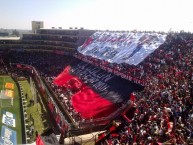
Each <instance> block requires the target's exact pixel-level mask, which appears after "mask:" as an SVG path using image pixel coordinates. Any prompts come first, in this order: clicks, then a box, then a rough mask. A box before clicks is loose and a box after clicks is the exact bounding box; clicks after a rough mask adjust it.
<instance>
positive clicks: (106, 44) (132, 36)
mask: <svg viewBox="0 0 193 145" xmlns="http://www.w3.org/2000/svg"><path fill="white" fill-rule="evenodd" d="M165 39H166V34H159V33H142V32H135V33H134V32H96V33H94V34H93V35H92V36H91V37H90V38H88V39H87V41H86V42H85V43H84V44H83V45H82V46H80V47H79V48H78V51H79V53H82V54H84V55H87V56H92V57H94V58H98V59H102V60H106V61H108V62H110V63H117V64H120V63H127V64H130V65H138V64H139V63H140V62H142V61H143V60H144V59H145V58H146V57H147V56H148V55H149V54H151V53H152V52H154V51H155V50H156V49H157V48H158V47H159V46H160V45H161V44H163V43H164V42H165Z"/></svg>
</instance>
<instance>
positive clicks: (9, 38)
mask: <svg viewBox="0 0 193 145" xmlns="http://www.w3.org/2000/svg"><path fill="white" fill-rule="evenodd" d="M19 39H20V37H0V40H19Z"/></svg>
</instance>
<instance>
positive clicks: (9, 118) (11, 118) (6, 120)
mask: <svg viewBox="0 0 193 145" xmlns="http://www.w3.org/2000/svg"><path fill="white" fill-rule="evenodd" d="M15 119H16V117H15V114H13V113H10V112H7V111H3V118H2V123H3V124H6V125H8V126H11V127H15V126H16V125H15Z"/></svg>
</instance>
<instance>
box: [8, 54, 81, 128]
mask: <svg viewBox="0 0 193 145" xmlns="http://www.w3.org/2000/svg"><path fill="white" fill-rule="evenodd" d="M7 58H9V59H7V60H5V61H7V63H10V64H11V63H16V64H17V63H18V64H26V65H32V66H34V67H35V68H36V70H38V73H39V74H40V75H41V76H42V77H43V78H45V80H46V82H47V83H48V84H49V86H50V87H51V88H52V90H53V92H54V93H55V95H56V96H57V97H58V98H56V99H58V100H59V102H60V103H61V106H63V107H64V108H65V110H66V112H67V113H68V114H69V115H70V116H71V118H72V119H74V122H76V123H77V125H79V124H78V122H80V121H82V119H81V118H80V115H79V114H78V113H77V112H75V110H74V108H73V107H72V104H71V101H70V96H71V95H72V91H71V90H69V89H68V90H66V89H65V88H64V87H58V86H56V85H54V84H53V79H54V78H55V77H56V76H57V75H58V74H59V73H60V72H62V71H63V69H64V68H65V67H66V66H67V65H69V64H71V65H73V64H75V63H77V61H78V60H77V59H75V58H74V59H72V57H71V56H65V55H60V54H56V53H50V52H27V51H23V52H17V51H11V52H9V53H8V54H7ZM17 66H20V65H17Z"/></svg>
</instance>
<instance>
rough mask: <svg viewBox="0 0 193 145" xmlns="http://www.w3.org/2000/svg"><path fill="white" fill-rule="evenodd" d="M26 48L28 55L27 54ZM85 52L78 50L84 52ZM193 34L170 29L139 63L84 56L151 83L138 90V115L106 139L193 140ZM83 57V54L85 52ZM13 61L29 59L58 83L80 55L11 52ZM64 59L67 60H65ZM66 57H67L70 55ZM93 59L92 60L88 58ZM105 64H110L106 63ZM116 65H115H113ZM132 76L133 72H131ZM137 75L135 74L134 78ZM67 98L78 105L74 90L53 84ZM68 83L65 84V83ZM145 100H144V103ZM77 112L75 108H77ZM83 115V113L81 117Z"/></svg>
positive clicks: (116, 141)
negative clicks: (117, 61) (107, 60)
mask: <svg viewBox="0 0 193 145" xmlns="http://www.w3.org/2000/svg"><path fill="white" fill-rule="evenodd" d="M21 54H23V55H21ZM78 55H79V54H76V56H78ZM192 56H193V35H192V34H188V33H179V34H173V33H172V34H169V35H168V36H167V39H166V42H165V43H164V44H163V45H161V46H160V48H159V49H157V50H156V51H155V52H154V53H153V54H151V55H150V56H148V57H147V58H146V59H145V60H144V61H143V62H142V63H140V64H139V65H137V66H129V65H127V64H121V65H117V64H110V63H107V62H105V61H101V60H97V59H94V58H92V57H88V56H86V57H84V60H86V59H88V60H89V61H90V62H92V64H94V65H97V66H100V67H101V68H107V69H106V70H107V71H111V72H115V70H118V71H119V72H121V73H124V74H125V75H126V76H131V77H132V78H135V79H140V80H143V81H145V83H144V84H145V89H144V91H142V92H136V93H135V99H134V100H133V101H134V106H135V111H134V115H133V117H131V116H129V115H127V114H125V115H127V117H128V119H125V118H124V117H122V118H121V119H118V120H119V122H121V128H120V129H119V130H116V135H113V134H110V135H109V136H107V137H106V138H105V141H104V142H103V144H113V145H114V144H125V145H126V144H158V143H166V142H167V143H170V144H190V143H192V142H193V73H192V72H193V57H192ZM82 57H83V56H82ZM9 58H11V59H10V60H9V61H10V62H9V63H12V62H14V63H24V64H29V65H33V66H34V67H36V68H38V70H39V72H40V74H41V75H44V76H45V77H47V80H48V81H49V82H50V84H51V85H53V84H52V80H53V78H52V77H53V76H56V75H58V74H59V73H60V72H61V71H62V70H63V68H64V67H65V66H66V64H69V63H72V62H69V61H70V60H71V61H72V60H73V62H74V63H75V62H76V61H75V60H74V59H72V58H71V59H66V60H65V59H64V57H63V56H61V58H60V55H57V57H55V56H53V54H49V53H40V52H38V53H34V54H33V53H31V52H22V53H21V52H13V53H9ZM61 60H62V61H61ZM64 60H65V61H64ZM88 60H87V62H88ZM104 66H105V67H104ZM109 68H111V69H109ZM128 78H129V77H128ZM132 80H133V79H132ZM52 88H54V89H55V92H56V93H57V94H58V97H59V99H61V102H62V103H65V104H66V105H67V106H68V110H69V111H72V108H71V104H70V103H69V102H68V97H69V96H71V93H69V92H68V91H65V93H64V92H63V90H62V89H61V88H57V87H56V86H52ZM64 89H65V88H64ZM138 102H140V103H138ZM72 112H73V111H72ZM78 117H79V116H78V115H77V118H78Z"/></svg>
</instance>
